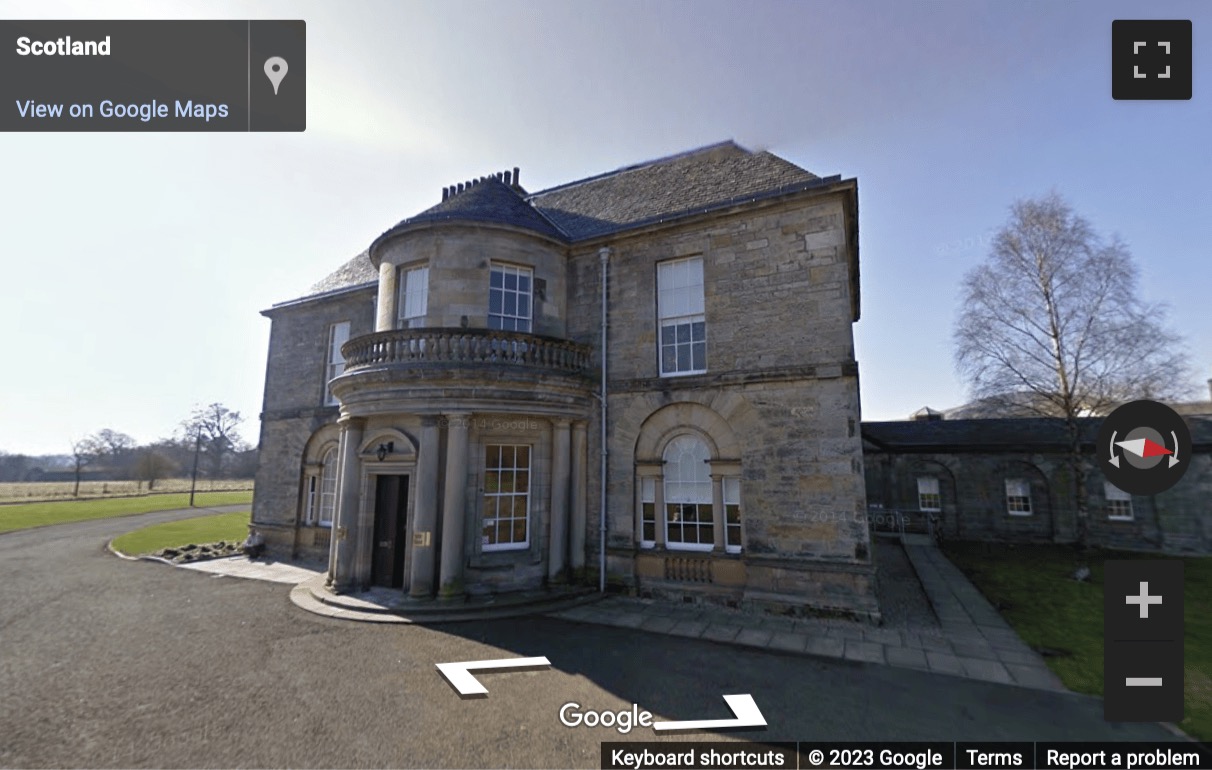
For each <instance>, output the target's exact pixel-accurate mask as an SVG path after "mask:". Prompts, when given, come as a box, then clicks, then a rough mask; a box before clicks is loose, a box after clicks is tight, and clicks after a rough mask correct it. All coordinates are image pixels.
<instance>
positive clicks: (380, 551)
mask: <svg viewBox="0 0 1212 770" xmlns="http://www.w3.org/2000/svg"><path fill="white" fill-rule="evenodd" d="M407 511H408V477H407V476H387V475H380V476H375V533H374V552H373V555H372V557H371V565H370V582H371V583H372V584H374V585H377V586H388V587H390V588H402V587H403V586H404V554H405V535H406V533H407V531H408V527H407V526H406V525H407V515H408V514H407Z"/></svg>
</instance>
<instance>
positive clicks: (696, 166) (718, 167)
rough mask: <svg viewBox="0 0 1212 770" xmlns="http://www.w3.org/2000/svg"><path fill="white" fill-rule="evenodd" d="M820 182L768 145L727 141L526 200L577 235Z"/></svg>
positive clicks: (600, 232)
mask: <svg viewBox="0 0 1212 770" xmlns="http://www.w3.org/2000/svg"><path fill="white" fill-rule="evenodd" d="M818 181H820V177H818V176H817V175H816V174H813V173H811V172H809V171H805V170H804V169H802V168H800V167H799V166H796V165H795V164H793V163H789V162H788V161H785V160H783V159H782V158H780V157H778V156H776V155H772V154H771V153H769V152H750V151H749V150H746V149H744V148H743V147H740V146H738V145H737V144H736V143H734V142H722V143H720V144H716V145H711V146H709V147H703V148H700V149H698V150H691V151H690V152H686V153H682V154H680V155H674V156H671V157H668V158H661V159H658V160H654V161H649V162H647V163H640V164H638V165H635V166H629V167H627V168H622V169H619V170H618V171H612V172H610V173H608V174H602V175H601V176H596V177H590V178H589V179H583V180H581V181H579V182H572V183H570V184H565V185H560V186H559V187H553V188H551V189H549V190H544V191H542V192H537V193H533V194H531V195H530V196H529V198H528V199H527V200H528V201H529V202H530V203H531V205H533V206H534V207H535V208H537V209H538V210H540V211H542V212H543V213H544V214H545V215H547V218H548V219H550V220H551V221H553V222H555V223H556V224H557V225H558V226H559V227H560V229H561V230H563V231H564V232H565V233H567V235H568V236H569V238H570V240H574V241H576V240H583V239H586V238H592V237H595V236H599V235H605V234H608V233H612V232H617V231H619V230H625V229H628V228H630V227H637V226H640V225H642V224H646V223H649V222H654V221H660V220H662V219H671V218H674V217H677V216H679V215H684V214H689V213H692V212H694V211H698V210H702V209H706V208H711V207H713V206H715V205H720V204H725V203H730V202H735V201H740V200H746V199H749V198H753V197H757V196H759V195H761V194H770V193H778V192H783V191H790V190H792V189H794V188H797V187H802V186H805V185H808V184H811V183H815V182H818Z"/></svg>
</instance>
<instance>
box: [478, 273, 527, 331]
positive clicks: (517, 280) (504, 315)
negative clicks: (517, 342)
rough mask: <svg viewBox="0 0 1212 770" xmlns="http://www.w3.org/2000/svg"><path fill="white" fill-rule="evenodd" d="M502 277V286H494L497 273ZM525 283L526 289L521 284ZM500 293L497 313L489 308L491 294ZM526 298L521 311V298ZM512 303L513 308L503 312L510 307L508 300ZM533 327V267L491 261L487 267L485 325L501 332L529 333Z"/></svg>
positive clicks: (490, 305) (491, 302)
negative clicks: (511, 286) (486, 311)
mask: <svg viewBox="0 0 1212 770" xmlns="http://www.w3.org/2000/svg"><path fill="white" fill-rule="evenodd" d="M497 275H500V276H501V285H500V286H494V285H493V284H494V283H496V276H497ZM510 278H513V282H514V286H513V288H510V287H509V283H510V280H509V279H510ZM523 282H524V283H525V286H526V288H525V289H522V288H521V286H522V285H523ZM497 295H499V296H500V302H501V309H500V312H497V313H494V312H493V311H492V304H493V297H494V296H497ZM523 297H524V298H525V300H526V303H525V304H526V312H525V314H524V315H523V313H522V312H521V311H520V310H519V309H518V306H519V305H520V304H521V299H522V298H523ZM511 299H512V300H513V302H514V311H513V312H512V313H509V312H506V309H507V308H508V307H509V301H510V300H511ZM533 327H534V270H533V269H532V268H529V267H523V266H521V265H509V264H505V263H502V262H493V263H492V264H491V265H490V267H489V277H488V328H489V329H500V330H502V331H517V332H523V333H526V334H530V333H531V329H532V328H533Z"/></svg>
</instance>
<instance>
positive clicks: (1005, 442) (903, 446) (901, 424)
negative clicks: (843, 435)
mask: <svg viewBox="0 0 1212 770" xmlns="http://www.w3.org/2000/svg"><path fill="white" fill-rule="evenodd" d="M1079 422H1080V424H1081V429H1082V443H1083V444H1086V445H1089V446H1093V444H1094V442H1095V441H1096V440H1097V438H1098V430H1099V428H1100V427H1102V424H1103V420H1102V418H1101V417H1087V418H1083V419H1081V420H1080V421H1079ZM1186 422H1187V425H1188V426H1189V427H1190V428H1191V442H1192V444H1193V447H1194V448H1198V449H1200V451H1209V450H1212V420H1207V419H1201V418H1192V417H1188V418H1187V419H1186ZM862 434H863V439H864V440H866V441H868V442H870V443H872V444H874V445H875V446H877V447H879V448H880V449H885V450H888V451H893V452H896V451H901V452H914V451H916V452H949V451H952V450H957V451H968V452H975V451H999V452H1016V451H1041V450H1062V451H1063V450H1064V449H1066V448H1067V447H1068V443H1069V436H1068V431H1067V429H1066V428H1065V421H1064V420H1061V419H1059V418H1052V417H1035V418H1023V417H1008V418H1003V419H991V420H896V421H890V422H864V423H863V425H862Z"/></svg>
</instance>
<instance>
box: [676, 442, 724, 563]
mask: <svg viewBox="0 0 1212 770" xmlns="http://www.w3.org/2000/svg"><path fill="white" fill-rule="evenodd" d="M710 456H711V452H710V450H709V449H708V448H707V445H706V444H705V443H703V441H702V439H700V438H698V437H696V436H678V437H677V438H675V439H674V440H673V441H670V442H669V445H668V446H666V447H665V454H664V460H665V490H664V491H665V544H666V547H668V548H671V549H683V550H692V551H710V550H711V548H712V546H713V545H714V544H715V531H714V527H715V522H714V516H713V513H712V509H711V468H710V466H709V465H708V464H707V460H708V459H709V458H710Z"/></svg>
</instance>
